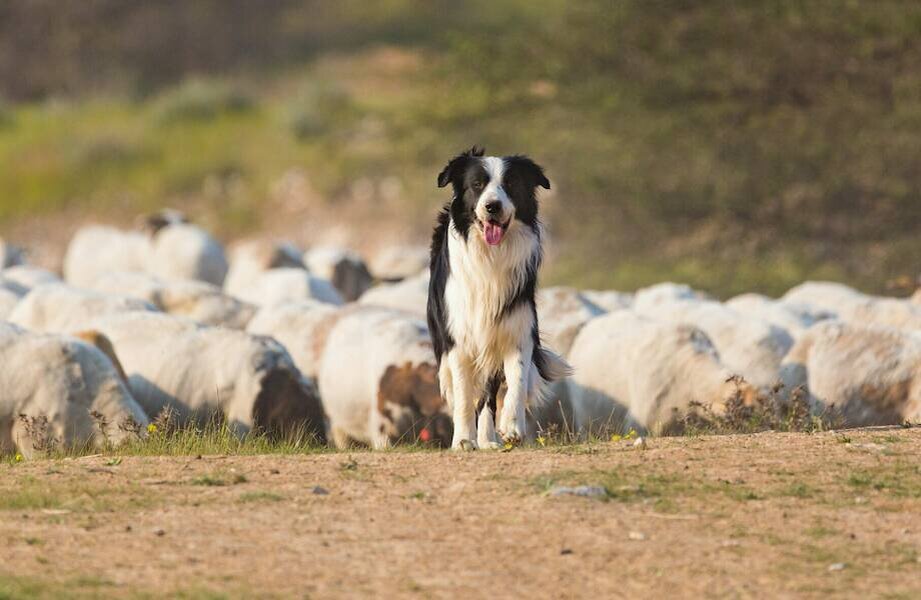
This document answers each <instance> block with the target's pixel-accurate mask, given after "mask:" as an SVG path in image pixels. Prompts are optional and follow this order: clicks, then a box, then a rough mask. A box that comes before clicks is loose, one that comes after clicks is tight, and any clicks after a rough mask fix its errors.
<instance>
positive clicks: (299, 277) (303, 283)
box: [238, 267, 342, 306]
mask: <svg viewBox="0 0 921 600" xmlns="http://www.w3.org/2000/svg"><path fill="white" fill-rule="evenodd" d="M238 297H239V298H240V299H241V300H245V301H246V302H250V303H252V304H255V305H257V306H272V305H274V304H281V303H282V302H290V301H296V300H311V299H313V300H318V301H320V302H326V303H328V304H333V305H336V306H338V305H340V304H342V296H340V295H339V292H338V291H336V288H335V287H333V284H332V283H331V282H329V281H328V280H326V279H321V278H320V277H316V276H314V275H311V274H310V273H309V272H307V271H305V270H304V269H297V268H291V267H286V268H281V269H269V270H268V271H264V272H263V273H261V274H259V275H258V276H257V277H256V279H255V281H253V282H252V283H251V284H250V285H249V286H248V287H247V288H246V289H242V290H239V295H238Z"/></svg>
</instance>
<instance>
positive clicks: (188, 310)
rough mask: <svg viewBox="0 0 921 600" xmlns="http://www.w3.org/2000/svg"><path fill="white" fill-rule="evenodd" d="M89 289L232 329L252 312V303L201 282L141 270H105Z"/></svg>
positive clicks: (206, 323) (248, 317) (247, 319)
mask: <svg viewBox="0 0 921 600" xmlns="http://www.w3.org/2000/svg"><path fill="white" fill-rule="evenodd" d="M93 289H94V290H95V291H98V292H103V293H107V294H122V295H125V296H131V297H133V298H140V299H142V300H145V301H147V302H149V303H150V304H152V305H153V306H155V307H156V308H158V309H159V310H161V311H163V312H166V313H169V314H171V315H177V316H183V317H188V318H190V319H192V320H194V321H197V322H199V323H203V324H205V325H218V326H223V327H230V328H232V329H243V328H245V327H246V324H247V323H248V322H249V320H250V319H251V318H252V316H253V314H254V313H255V312H256V307H255V306H253V305H252V304H249V303H246V302H243V301H241V300H237V299H236V298H233V297H231V296H228V295H226V294H224V293H223V292H222V291H221V289H220V288H218V287H216V286H214V285H212V284H210V283H206V282H204V281H192V280H172V281H161V280H159V279H157V278H156V277H154V276H152V275H146V274H143V273H109V274H106V275H103V276H101V277H100V278H99V279H98V280H96V282H95V283H94V284H93Z"/></svg>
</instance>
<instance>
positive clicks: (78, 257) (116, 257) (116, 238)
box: [64, 225, 151, 287]
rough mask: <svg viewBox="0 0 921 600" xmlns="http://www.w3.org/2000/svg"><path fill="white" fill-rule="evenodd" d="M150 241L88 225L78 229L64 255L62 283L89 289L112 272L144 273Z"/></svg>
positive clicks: (139, 235) (111, 228)
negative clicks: (65, 282) (99, 278)
mask: <svg viewBox="0 0 921 600" xmlns="http://www.w3.org/2000/svg"><path fill="white" fill-rule="evenodd" d="M150 252H151V250H150V238H149V237H148V236H146V235H144V234H142V233H139V232H134V231H122V230H120V229H116V228H114V227H108V226H103V225H90V226H87V227H82V228H80V229H79V230H78V231H77V233H76V234H75V235H74V237H73V238H72V239H71V240H70V243H69V244H68V246H67V252H66V254H65V255H64V279H65V280H66V281H67V282H68V283H69V284H71V285H75V286H81V287H86V286H89V285H92V283H93V281H95V280H96V279H97V278H98V277H99V276H100V275H102V274H104V273H110V272H113V271H129V272H141V273H144V272H147V265H148V262H149V261H150Z"/></svg>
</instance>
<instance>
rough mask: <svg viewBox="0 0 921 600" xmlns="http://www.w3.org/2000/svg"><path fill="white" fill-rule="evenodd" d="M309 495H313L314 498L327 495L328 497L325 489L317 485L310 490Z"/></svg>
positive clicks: (327, 491)
mask: <svg viewBox="0 0 921 600" xmlns="http://www.w3.org/2000/svg"><path fill="white" fill-rule="evenodd" d="M310 493H311V494H314V495H316V496H327V495H329V490H327V489H326V488H325V487H321V486H319V485H315V486H313V489H312V490H310Z"/></svg>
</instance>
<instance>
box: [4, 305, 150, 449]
mask: <svg viewBox="0 0 921 600" xmlns="http://www.w3.org/2000/svg"><path fill="white" fill-rule="evenodd" d="M93 337H95V336H93ZM0 364H2V365H3V368H2V369H0V451H2V452H11V451H14V450H19V451H20V452H22V453H23V454H26V455H30V454H32V452H33V451H34V450H41V449H42V448H43V447H48V445H49V444H52V443H59V444H62V445H63V446H65V447H73V446H76V447H82V446H84V445H86V444H92V445H96V446H101V445H103V444H105V443H106V441H108V442H111V443H116V444H117V443H119V442H121V441H122V440H124V439H125V438H127V437H128V436H130V435H133V434H134V433H138V434H140V435H143V432H144V427H145V426H146V425H147V422H148V421H147V416H146V415H145V414H144V411H143V410H142V409H141V407H140V406H139V405H138V404H137V403H136V402H135V401H134V399H133V398H132V396H131V393H130V392H129V390H128V388H127V386H126V384H125V382H124V380H123V379H122V377H121V376H120V375H119V372H118V370H117V369H116V367H115V366H114V365H113V364H112V362H111V361H110V360H109V358H107V356H106V355H105V354H104V353H103V352H102V351H100V350H99V349H98V348H96V347H94V346H93V345H91V344H89V343H87V342H84V341H82V340H79V339H77V338H72V337H66V336H59V335H47V334H36V333H32V332H28V331H25V330H23V329H21V328H19V327H17V326H16V325H13V324H10V323H0ZM103 430H104V431H103Z"/></svg>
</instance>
